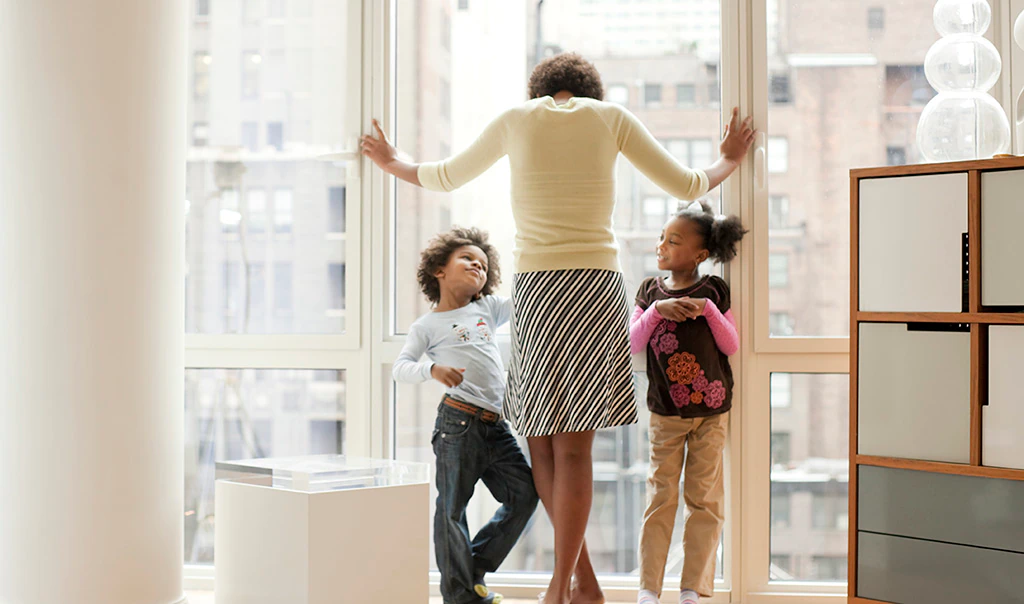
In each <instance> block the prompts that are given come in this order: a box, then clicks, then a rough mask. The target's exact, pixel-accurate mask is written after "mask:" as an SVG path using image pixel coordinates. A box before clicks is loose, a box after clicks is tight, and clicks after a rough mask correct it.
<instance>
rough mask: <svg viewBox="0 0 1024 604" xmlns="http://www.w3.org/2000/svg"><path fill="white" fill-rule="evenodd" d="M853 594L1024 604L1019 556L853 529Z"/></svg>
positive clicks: (917, 603) (912, 601)
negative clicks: (854, 538) (854, 546)
mask: <svg viewBox="0 0 1024 604" xmlns="http://www.w3.org/2000/svg"><path fill="white" fill-rule="evenodd" d="M857 542H858V545H857V595H858V596H860V597H862V598H869V599H872V600H879V601H881V602H893V603H895V604H1014V603H1024V554H1017V553H1011V552H1003V551H998V550H990V549H979V548H975V547H967V546H963V545H949V544H947V543H936V542H933V541H919V540H916V539H906V538H904V537H893V536H890V535H876V534H874V533H863V532H861V533H858V536H857Z"/></svg>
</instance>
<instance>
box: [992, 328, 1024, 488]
mask: <svg viewBox="0 0 1024 604" xmlns="http://www.w3.org/2000/svg"><path fill="white" fill-rule="evenodd" d="M1022 369H1024V327H1022V326H1008V325H993V326H992V327H990V328H989V332H988V405H987V406H985V407H983V408H982V411H981V419H982V427H981V463H982V464H984V465H986V466H997V467H1002V468H1020V469H1024V388H1022V381H1021V380H1022V378H1024V372H1022Z"/></svg>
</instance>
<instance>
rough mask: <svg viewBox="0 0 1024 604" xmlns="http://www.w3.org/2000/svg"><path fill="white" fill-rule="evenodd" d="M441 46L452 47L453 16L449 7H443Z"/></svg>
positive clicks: (446, 48)
mask: <svg viewBox="0 0 1024 604" xmlns="http://www.w3.org/2000/svg"><path fill="white" fill-rule="evenodd" d="M440 29H441V31H440V36H441V48H443V49H445V50H449V51H450V50H451V49H452V18H451V17H450V16H449V15H448V7H446V6H445V7H442V8H441V28H440Z"/></svg>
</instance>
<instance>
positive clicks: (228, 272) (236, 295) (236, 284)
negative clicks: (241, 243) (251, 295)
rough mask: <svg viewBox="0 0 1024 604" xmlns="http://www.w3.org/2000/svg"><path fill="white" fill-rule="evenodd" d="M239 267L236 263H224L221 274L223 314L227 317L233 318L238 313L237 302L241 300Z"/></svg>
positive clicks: (238, 304)
mask: <svg viewBox="0 0 1024 604" xmlns="http://www.w3.org/2000/svg"><path fill="white" fill-rule="evenodd" d="M240 269H241V267H240V266H239V264H238V263H237V262H225V263H224V266H223V269H222V272H221V281H222V285H223V286H224V289H223V290H221V291H223V292H224V314H225V315H227V316H233V315H234V314H235V313H237V312H238V307H239V306H240V303H239V300H240V298H241V293H242V291H241V286H240V284H241V273H240Z"/></svg>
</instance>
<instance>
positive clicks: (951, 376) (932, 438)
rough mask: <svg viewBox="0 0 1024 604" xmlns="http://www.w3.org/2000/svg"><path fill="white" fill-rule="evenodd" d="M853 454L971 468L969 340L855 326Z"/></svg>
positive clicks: (890, 326) (899, 326)
mask: <svg viewBox="0 0 1024 604" xmlns="http://www.w3.org/2000/svg"><path fill="white" fill-rule="evenodd" d="M859 334H860V341H859V345H858V348H859V360H858V374H857V391H858V393H857V411H858V425H857V433H858V451H859V452H860V454H862V455H879V456H883V457H901V458H907V459H922V460H928V461H945V462H952V463H968V462H969V461H970V425H971V422H970V387H971V361H970V347H971V337H970V334H969V333H966V332H949V331H916V330H914V331H912V330H910V329H908V326H907V325H906V324H904V323H861V325H860V331H859Z"/></svg>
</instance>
